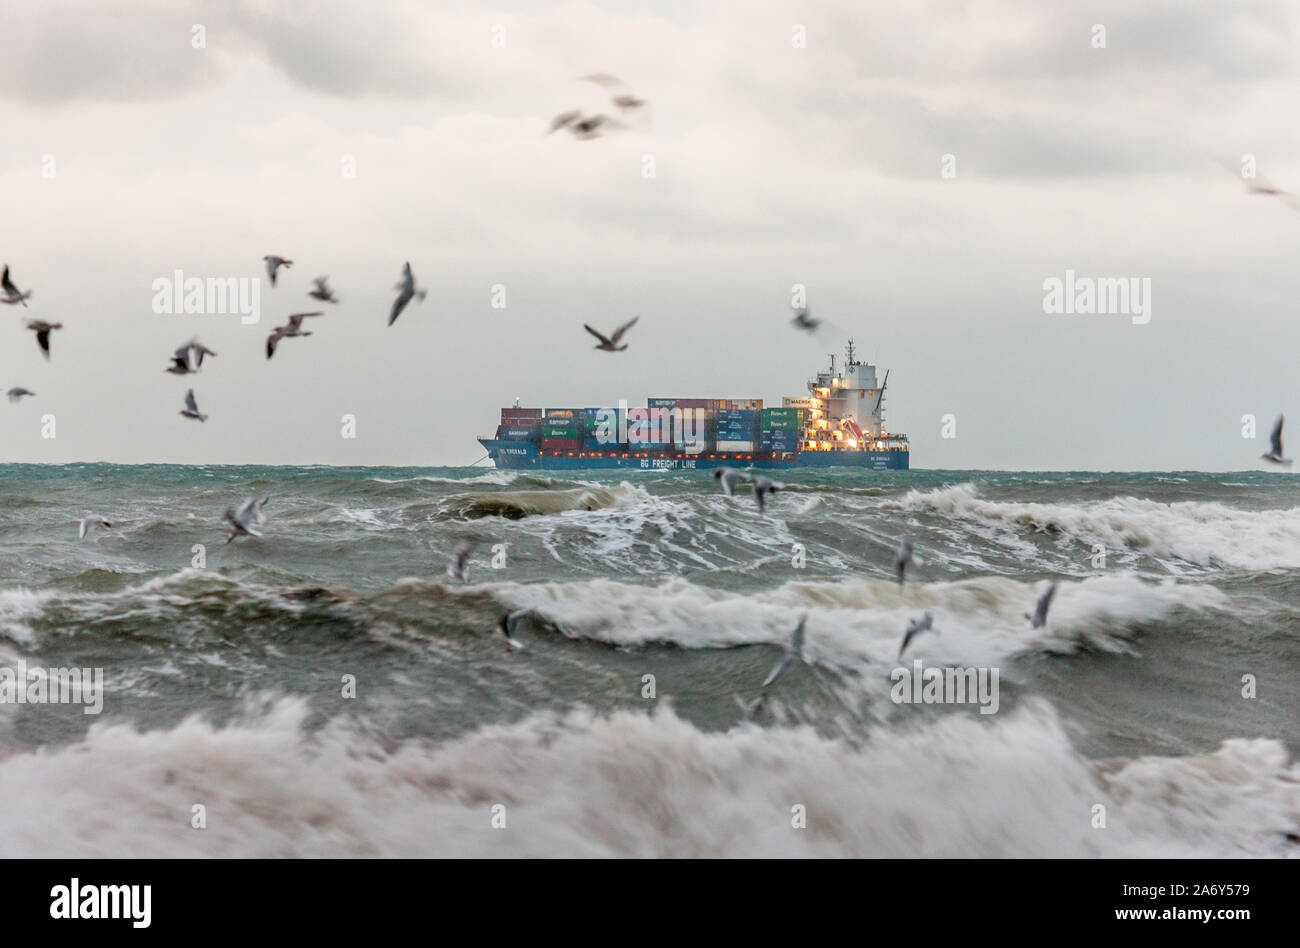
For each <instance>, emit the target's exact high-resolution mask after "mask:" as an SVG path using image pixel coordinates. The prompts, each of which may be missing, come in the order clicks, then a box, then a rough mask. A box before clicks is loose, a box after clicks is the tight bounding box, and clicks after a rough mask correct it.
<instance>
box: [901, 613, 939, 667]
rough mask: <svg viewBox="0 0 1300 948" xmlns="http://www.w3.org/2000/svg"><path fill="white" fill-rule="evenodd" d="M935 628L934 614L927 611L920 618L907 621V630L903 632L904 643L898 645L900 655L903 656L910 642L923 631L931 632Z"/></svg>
mask: <svg viewBox="0 0 1300 948" xmlns="http://www.w3.org/2000/svg"><path fill="white" fill-rule="evenodd" d="M933 628H934V616H932V615H930V613H928V612H927V613H925V614H924V615H923V616H921V618H919V619H913V620H912V621H911V622H909V623H907V631H906V632H904V633H903V644H902V645H900V646H899V647H898V657H899V658H902V657H903V653H904V652H905V651H907V646H908V644H909V643H910V642H911V641H912V639H913V638H915V637H916V636H917V635H919V634H920V633H922V632H929V631H930V630H931V629H933Z"/></svg>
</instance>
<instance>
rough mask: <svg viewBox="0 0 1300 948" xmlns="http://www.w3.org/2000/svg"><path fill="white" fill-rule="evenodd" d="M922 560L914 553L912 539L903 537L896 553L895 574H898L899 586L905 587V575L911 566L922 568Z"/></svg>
mask: <svg viewBox="0 0 1300 948" xmlns="http://www.w3.org/2000/svg"><path fill="white" fill-rule="evenodd" d="M920 565H921V560H920V558H919V557H917V556H916V555H914V554H913V553H912V538H911V537H903V540H902V542H901V543H899V544H898V549H897V550H896V551H895V552H894V572H896V573H897V574H898V585H900V586H901V585H903V574H904V573H906V572H907V568H908V567H909V566H920Z"/></svg>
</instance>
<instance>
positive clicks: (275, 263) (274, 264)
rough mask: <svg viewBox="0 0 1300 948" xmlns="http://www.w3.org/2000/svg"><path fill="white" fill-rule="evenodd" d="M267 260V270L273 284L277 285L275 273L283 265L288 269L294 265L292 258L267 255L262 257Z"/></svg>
mask: <svg viewBox="0 0 1300 948" xmlns="http://www.w3.org/2000/svg"><path fill="white" fill-rule="evenodd" d="M262 259H263V260H265V261H266V272H267V274H268V275H269V276H270V277H271V285H272V286H275V274H276V272H277V271H279V269H280V268H281V267H284V268H285V269H286V270H287V269H289V268H290V267H291V266H293V261H292V260H286V259H284V257H276V256H273V255H272V256H266V257H263V258H262Z"/></svg>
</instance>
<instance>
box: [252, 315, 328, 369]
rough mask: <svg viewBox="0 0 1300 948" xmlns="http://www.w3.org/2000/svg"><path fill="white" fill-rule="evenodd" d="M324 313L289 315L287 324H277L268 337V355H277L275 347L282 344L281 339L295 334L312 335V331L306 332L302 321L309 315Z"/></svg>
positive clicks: (269, 356)
mask: <svg viewBox="0 0 1300 948" xmlns="http://www.w3.org/2000/svg"><path fill="white" fill-rule="evenodd" d="M324 315H325V314H324V313H294V314H293V315H292V316H290V317H289V324H288V325H287V326H276V327H275V330H274V331H273V332H272V333H271V335H269V336H267V337H266V357H267V358H268V359H269V358H271V356H273V355H275V347H276V346H278V345H279V344H280V340H281V339H286V338H292V337H295V336H310V335H311V333H309V332H304V331H303V328H302V321H303V320H304V319H306V318H307V317H308V316H324Z"/></svg>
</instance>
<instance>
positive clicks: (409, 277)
mask: <svg viewBox="0 0 1300 948" xmlns="http://www.w3.org/2000/svg"><path fill="white" fill-rule="evenodd" d="M393 289H395V290H397V291H398V293H397V299H395V300H393V310H392V312H390V313H389V314H388V325H390V326H391V325H393V323H395V322H397V317H398V316H401V315H402V310H404V309H406V304H407V303H409V302H411V297H413V296H415V297H419V298H420V300H423V299H424V298H425V297H426V296H428V295H429V291H428V290H418V289H416V288H415V274H413V273H412V272H411V261H409V260H408V261H406V263H404V264H402V282H401V283H399V284H397V286H395V287H393Z"/></svg>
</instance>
